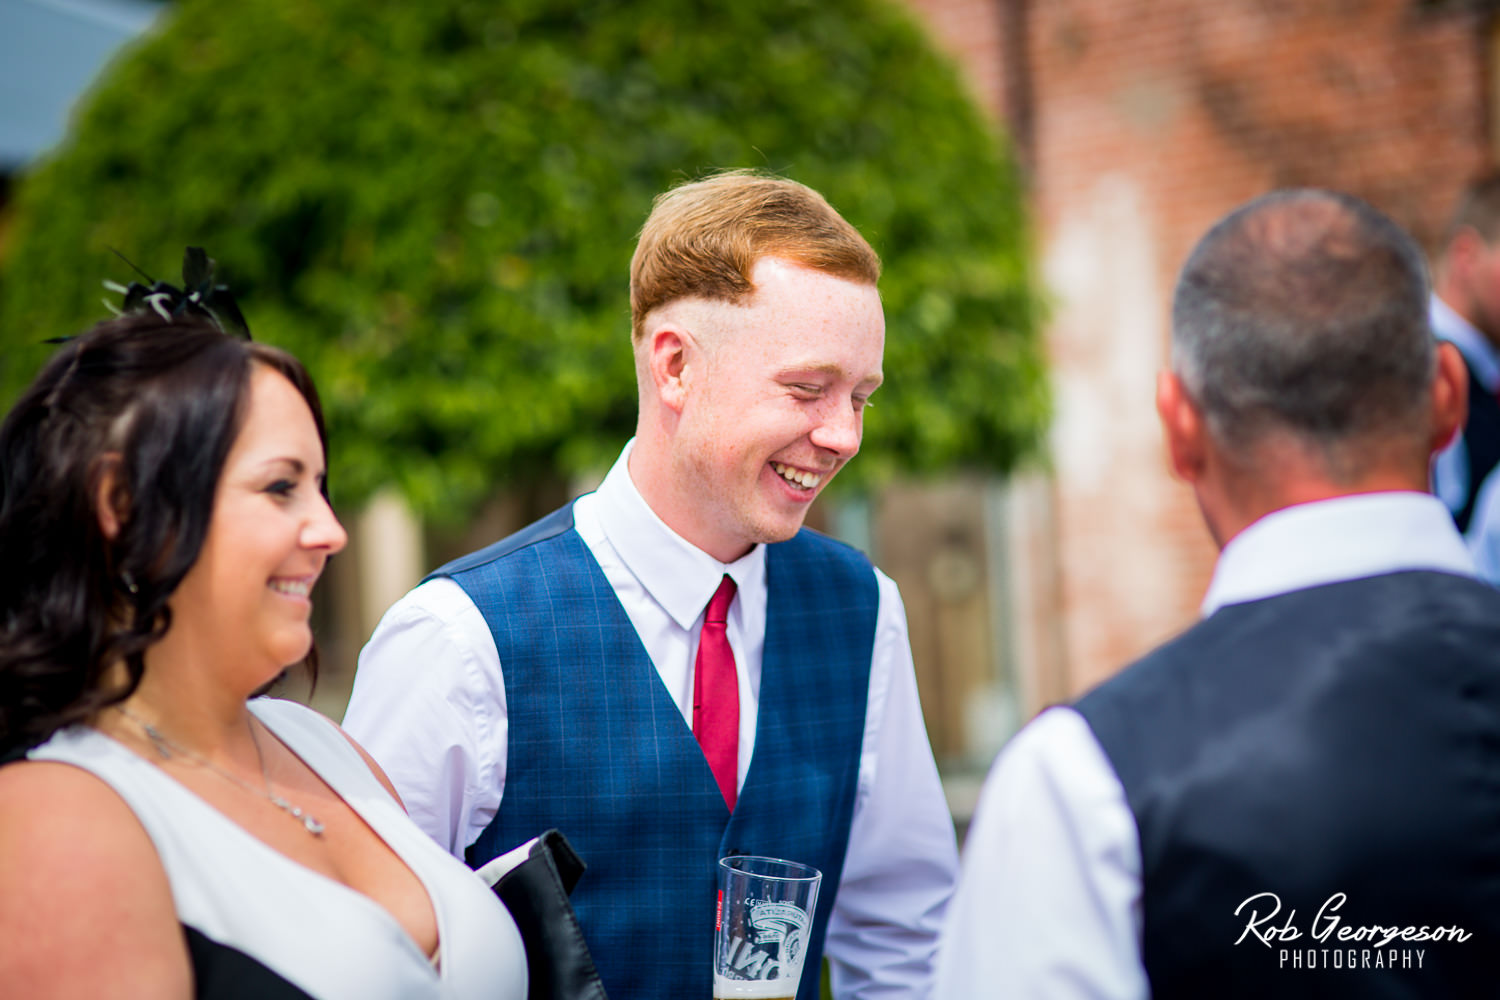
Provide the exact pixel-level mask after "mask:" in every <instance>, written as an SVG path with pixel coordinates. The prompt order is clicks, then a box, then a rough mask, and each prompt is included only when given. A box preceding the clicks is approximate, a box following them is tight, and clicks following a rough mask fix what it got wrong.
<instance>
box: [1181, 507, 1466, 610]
mask: <svg viewBox="0 0 1500 1000" xmlns="http://www.w3.org/2000/svg"><path fill="white" fill-rule="evenodd" d="M1401 570H1436V571H1438V572H1440V573H1454V574H1457V575H1460V576H1473V575H1474V560H1473V559H1472V558H1471V557H1470V556H1469V552H1468V549H1467V548H1465V546H1464V542H1463V538H1462V537H1461V536H1460V535H1459V533H1458V530H1457V529H1456V528H1454V526H1453V517H1452V515H1451V514H1449V513H1448V509H1447V508H1446V507H1444V506H1443V503H1442V501H1441V500H1439V499H1437V497H1434V496H1432V495H1431V494H1428V493H1415V492H1391V493H1361V494H1357V495H1355V496H1346V497H1336V498H1334V499H1331V500H1319V501H1317V502H1316V503H1303V504H1296V505H1294V506H1291V507H1284V508H1282V509H1281V510H1278V511H1273V512H1272V513H1270V514H1267V515H1266V516H1265V517H1263V518H1261V519H1260V520H1259V521H1256V522H1255V523H1254V524H1252V525H1250V527H1248V528H1246V529H1245V530H1244V531H1242V532H1240V533H1239V534H1238V535H1236V536H1235V537H1234V538H1233V539H1231V540H1230V542H1229V544H1228V545H1226V546H1225V547H1224V551H1223V552H1222V553H1221V554H1220V555H1219V562H1218V565H1217V566H1215V567H1214V576H1213V580H1212V582H1211V583H1210V584H1209V586H1208V593H1207V594H1206V595H1205V596H1204V598H1203V609H1202V610H1203V617H1205V618H1207V617H1208V616H1209V615H1211V614H1213V613H1214V612H1215V611H1217V610H1219V608H1221V607H1224V606H1225V605H1226V604H1241V603H1244V602H1246V601H1256V600H1260V599H1262V598H1265V597H1272V596H1275V595H1277V594H1284V593H1287V592H1289V591H1293V590H1302V589H1304V588H1306V587H1316V586H1320V585H1322V584H1327V583H1339V582H1342V581H1344V580H1358V579H1361V578H1363V577H1367V576H1377V575H1379V574H1382V573H1394V572H1398V571H1401Z"/></svg>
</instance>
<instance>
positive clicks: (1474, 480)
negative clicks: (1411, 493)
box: [1431, 172, 1500, 584]
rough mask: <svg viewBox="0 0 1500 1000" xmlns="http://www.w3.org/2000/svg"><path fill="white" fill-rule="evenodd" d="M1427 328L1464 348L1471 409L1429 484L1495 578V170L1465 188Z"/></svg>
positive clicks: (1498, 341)
mask: <svg viewBox="0 0 1500 1000" xmlns="http://www.w3.org/2000/svg"><path fill="white" fill-rule="evenodd" d="M1434 274H1435V278H1434V287H1433V295H1432V302H1431V317H1432V329H1433V331H1434V332H1435V333H1436V334H1437V335H1438V337H1439V338H1441V339H1442V340H1445V341H1447V342H1448V343H1451V344H1453V345H1454V346H1455V347H1457V348H1458V350H1459V352H1460V353H1461V354H1463V358H1464V363H1465V366H1466V367H1467V368H1468V382H1469V413H1468V416H1467V417H1466V418H1465V420H1464V426H1463V430H1462V432H1461V433H1460V434H1459V435H1458V436H1457V437H1455V438H1454V439H1453V441H1452V442H1451V443H1450V444H1449V445H1448V446H1447V447H1446V448H1444V449H1443V450H1442V451H1441V452H1439V454H1438V456H1437V459H1436V461H1435V462H1434V463H1433V467H1432V487H1433V492H1435V493H1436V494H1437V495H1438V496H1439V497H1440V498H1442V500H1443V502H1444V503H1446V504H1447V505H1448V509H1449V510H1451V511H1452V512H1453V519H1454V521H1455V523H1457V525H1458V530H1459V531H1462V532H1463V533H1464V537H1465V538H1466V539H1467V540H1468V542H1469V547H1470V550H1471V551H1472V552H1473V553H1474V555H1475V560H1476V563H1477V564H1478V569H1479V574H1480V577H1481V578H1482V579H1485V580H1488V581H1489V582H1491V583H1495V584H1500V503H1497V502H1491V503H1489V504H1487V505H1486V504H1484V503H1482V494H1483V493H1484V492H1485V486H1486V484H1487V483H1488V482H1490V481H1491V480H1493V481H1494V483H1495V486H1492V487H1491V489H1490V492H1496V491H1497V489H1500V477H1496V476H1493V475H1492V474H1493V473H1494V470H1495V467H1496V466H1497V465H1500V398H1497V393H1500V172H1493V173H1489V174H1486V175H1484V176H1481V177H1479V178H1477V179H1475V180H1474V181H1473V182H1472V183H1470V184H1469V186H1468V187H1467V188H1466V189H1465V190H1464V193H1463V195H1462V197H1461V198H1460V199H1459V203H1458V207H1457V208H1456V209H1455V210H1454V213H1453V218H1452V220H1451V221H1450V222H1449V224H1448V230H1447V233H1446V236H1445V242H1444V244H1443V249H1442V253H1441V254H1440V255H1439V256H1438V260H1437V262H1436V267H1435V268H1434Z"/></svg>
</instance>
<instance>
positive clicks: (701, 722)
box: [693, 573, 740, 812]
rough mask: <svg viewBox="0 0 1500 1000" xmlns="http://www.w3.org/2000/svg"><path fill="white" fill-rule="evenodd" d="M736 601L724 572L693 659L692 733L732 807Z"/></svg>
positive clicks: (736, 741)
mask: <svg viewBox="0 0 1500 1000" xmlns="http://www.w3.org/2000/svg"><path fill="white" fill-rule="evenodd" d="M733 600H734V581H733V580H731V579H730V578H729V575H728V574H727V573H726V574H725V575H724V581H723V582H722V583H720V584H719V589H718V590H716V591H714V596H713V597H711V598H710V599H709V601H708V610H707V611H706V612H704V614H703V635H702V636H701V637H700V638H699V639H698V658H697V660H696V661H695V662H694V664H693V735H694V736H695V737H697V739H698V745H699V746H701V747H702V748H703V756H704V757H706V758H708V766H709V768H711V769H712V770H713V772H714V780H715V781H717V782H718V783H719V791H720V792H722V793H724V802H725V804H726V805H728V806H729V810H730V811H731V812H733V811H734V800H735V795H736V791H735V785H736V783H737V781H738V779H739V771H740V682H739V679H738V678H737V677H736V676H735V673H734V651H733V650H731V649H730V648H729V635H728V633H727V632H726V630H725V625H726V623H727V622H728V620H729V604H730V602H731V601H733Z"/></svg>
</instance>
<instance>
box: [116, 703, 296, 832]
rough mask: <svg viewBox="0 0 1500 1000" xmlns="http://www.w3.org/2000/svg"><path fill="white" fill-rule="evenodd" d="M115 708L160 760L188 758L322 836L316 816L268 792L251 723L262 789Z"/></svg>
mask: <svg viewBox="0 0 1500 1000" xmlns="http://www.w3.org/2000/svg"><path fill="white" fill-rule="evenodd" d="M115 708H116V709H117V710H118V711H119V713H120V714H121V715H123V716H125V718H127V719H129V720H130V721H131V722H134V723H135V724H136V725H138V726H140V727H141V729H142V730H144V731H145V733H146V739H148V740H150V741H151V749H153V750H155V751H156V752H157V753H158V754H160V755H161V758H162V760H171V759H172V757H173V756H174V755H175V756H178V757H183V758H185V759H187V760H190V761H192V762H193V763H194V764H197V765H198V766H199V767H203V768H207V769H208V770H210V771H212V772H213V773H214V774H217V775H218V776H219V777H221V778H223V779H224V780H225V781H227V782H229V783H230V784H232V785H235V786H237V787H239V788H241V789H243V790H244V791H247V792H249V793H250V794H251V795H259V796H260V797H261V798H263V799H265V800H266V801H267V802H269V803H271V805H273V806H275V807H276V808H277V809H280V810H281V811H282V812H284V813H286V814H287V815H288V816H290V817H292V818H293V819H295V820H297V821H298V822H300V823H301V824H302V828H303V829H305V830H306V831H307V832H308V833H310V834H312V835H313V836H314V837H321V836H323V824H322V823H320V822H319V821H318V818H317V817H316V816H314V815H313V814H312V813H309V812H306V811H304V810H303V809H302V808H301V807H300V806H294V805H292V804H291V803H290V802H288V801H287V800H286V799H284V798H282V797H281V796H280V795H277V794H276V793H275V792H273V791H271V779H270V778H267V777H266V759H265V757H263V756H262V755H261V752H260V740H259V739H257V738H256V736H255V726H254V725H253V724H252V725H251V726H250V743H251V745H252V746H254V747H255V761H256V763H257V764H259V765H260V780H261V784H263V785H265V788H264V789H260V788H256V787H255V786H254V785H252V784H250V783H249V782H247V781H244V780H243V779H241V778H240V777H238V776H237V775H234V774H230V773H229V772H228V771H226V770H224V769H223V768H220V767H218V766H217V765H216V764H214V763H213V762H212V761H210V760H209V759H208V758H207V757H204V756H203V755H202V754H200V753H195V752H194V751H192V750H189V749H188V748H187V747H185V746H183V745H182V744H181V743H178V742H176V741H175V740H171V739H168V738H167V737H166V736H164V735H163V734H162V731H161V730H160V729H157V728H156V727H155V726H153V725H152V724H151V723H149V722H147V721H146V720H145V719H143V718H141V717H140V716H139V715H136V714H135V713H134V712H132V711H131V710H130V709H128V708H126V707H125V706H124V705H116V706H115Z"/></svg>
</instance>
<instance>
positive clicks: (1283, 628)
mask: <svg viewBox="0 0 1500 1000" xmlns="http://www.w3.org/2000/svg"><path fill="white" fill-rule="evenodd" d="M1077 709H1078V711H1079V712H1080V713H1081V714H1082V715H1083V717H1084V718H1085V719H1086V720H1087V722H1088V724H1089V726H1090V727H1091V728H1092V730H1093V732H1094V734H1095V736H1096V737H1097V738H1098V740H1099V743H1100V745H1101V746H1102V747H1103V749H1104V751H1105V753H1106V754H1107V755H1108V757H1109V760H1110V762H1111V764H1112V765H1113V766H1114V769H1115V771H1116V773H1117V774H1118V775H1119V778H1120V781H1121V783H1122V785H1123V786H1124V789H1125V793H1126V797H1127V799H1128V801H1129V805H1130V808H1131V811H1132V812H1133V813H1134V815H1135V819H1136V825H1137V828H1138V830H1139V833H1140V846H1141V860H1142V886H1143V895H1142V912H1143V918H1144V929H1143V939H1142V950H1143V958H1144V964H1145V967H1146V971H1147V973H1148V975H1149V977H1150V980H1151V988H1152V995H1153V997H1155V998H1156V1000H1163V998H1174V997H1194V998H1201V997H1210V996H1211V997H1216V998H1219V997H1257V998H1259V997H1278V998H1283V997H1309V998H1311V997H1320V998H1321V997H1360V998H1366V997H1443V998H1468V997H1494V996H1495V995H1496V993H1497V990H1500V592H1496V591H1494V590H1492V589H1490V588H1488V587H1486V586H1484V585H1483V584H1480V583H1478V582H1476V581H1474V580H1471V579H1467V578H1464V577H1459V576H1454V575H1450V574H1444V573H1437V572H1400V573H1391V574H1385V575H1381V576H1374V577H1369V578H1366V579H1360V580H1353V581H1348V582H1341V583H1334V584H1328V585H1324V586H1319V587H1312V588H1308V589H1305V590H1299V591H1295V592H1292V593H1288V594H1283V595H1279V596H1275V597H1270V598H1266V599H1263V600H1258V601H1252V602H1247V603H1244V604H1236V605H1230V606H1228V607H1225V608H1222V609H1220V610H1219V611H1217V612H1216V613H1214V614H1213V615H1211V616H1210V617H1209V618H1207V619H1205V620H1204V621H1202V622H1200V623H1199V624H1198V625H1197V626H1195V627H1194V628H1192V629H1190V630H1188V631H1187V632H1186V633H1184V634H1183V635H1182V636H1180V637H1179V638H1177V639H1176V640H1174V641H1172V642H1170V643H1168V644H1167V645H1165V646H1163V647H1161V648H1160V649H1158V650H1156V651H1155V652H1153V653H1151V654H1149V655H1148V656H1146V657H1145V658H1144V659H1142V660H1141V661H1139V662H1137V663H1136V664H1134V665H1133V666H1131V667H1129V668H1127V669H1126V670H1125V671H1123V672H1122V673H1121V674H1119V675H1118V676H1117V677H1115V678H1114V679H1112V680H1110V681H1106V682H1105V683H1104V684H1103V685H1101V686H1100V687H1099V688H1097V689H1095V690H1094V691H1092V692H1091V693H1089V694H1088V695H1086V696H1085V697H1084V698H1082V699H1081V700H1080V701H1079V702H1078V704H1077ZM1262 894H1266V895H1262ZM1252 897H1258V898H1254V899H1252ZM1277 905H1279V907H1280V909H1279V912H1278V913H1277V915H1276V916H1275V917H1274V918H1272V919H1270V920H1261V921H1260V922H1259V924H1258V928H1257V930H1258V932H1259V934H1266V933H1268V932H1269V931H1270V930H1271V929H1273V928H1274V929H1276V930H1277V932H1278V933H1276V934H1275V935H1272V936H1271V939H1270V940H1269V941H1263V940H1262V939H1261V937H1260V936H1259V935H1258V934H1257V933H1247V931H1246V927H1247V923H1249V922H1250V921H1251V915H1252V913H1255V914H1258V916H1259V917H1261V918H1264V917H1266V916H1267V915H1268V914H1270V913H1271V911H1272V909H1273V907H1275V906H1277ZM1237 909H1238V910H1239V912H1238V913H1236V910H1237ZM1376 925H1378V926H1382V927H1394V928H1398V929H1401V928H1407V927H1412V928H1419V929H1420V928H1424V927H1425V928H1428V929H1429V933H1430V932H1431V931H1432V930H1435V929H1437V928H1449V929H1451V928H1459V929H1462V933H1463V934H1467V935H1470V937H1469V938H1468V939H1467V940H1454V939H1450V938H1457V937H1459V936H1461V935H1459V934H1452V935H1448V934H1446V933H1445V934H1444V939H1443V940H1425V941H1423V940H1420V939H1412V940H1402V939H1398V940H1395V941H1391V942H1389V943H1386V944H1384V945H1383V946H1376V945H1375V944H1373V943H1372V937H1371V936H1369V935H1367V934H1363V933H1362V934H1361V935H1359V936H1351V935H1352V932H1353V930H1354V929H1356V928H1368V927H1371V926H1376ZM1284 927H1290V928H1292V931H1291V932H1283V931H1282V930H1281V929H1282V928H1284ZM1341 933H1342V934H1343V935H1344V936H1343V937H1341V936H1340V935H1341ZM1418 933H1420V932H1418ZM1381 936H1383V935H1381ZM1373 940H1380V937H1375V938H1374V939H1373ZM1418 951H1420V952H1421V953H1422V954H1421V955H1420V956H1419V955H1418V954H1417V952H1418Z"/></svg>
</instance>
